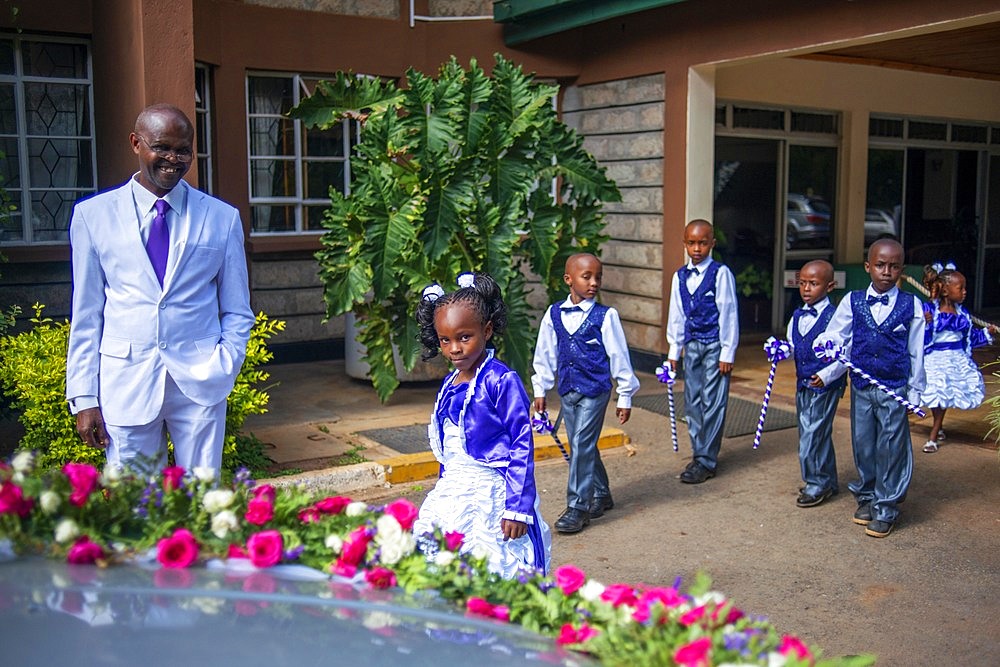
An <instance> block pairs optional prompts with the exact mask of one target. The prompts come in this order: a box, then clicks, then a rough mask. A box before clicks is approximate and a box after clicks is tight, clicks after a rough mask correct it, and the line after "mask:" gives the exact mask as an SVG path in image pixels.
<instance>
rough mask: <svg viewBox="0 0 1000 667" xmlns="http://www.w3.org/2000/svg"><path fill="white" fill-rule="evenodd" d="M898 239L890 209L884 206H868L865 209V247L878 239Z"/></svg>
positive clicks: (894, 220)
mask: <svg viewBox="0 0 1000 667" xmlns="http://www.w3.org/2000/svg"><path fill="white" fill-rule="evenodd" d="M884 238H894V239H899V230H898V229H897V228H896V219H895V218H894V217H893V216H892V212H891V211H887V210H886V209H884V208H869V209H866V210H865V247H868V246H870V245H871V244H872V243H875V241H877V240H879V239H884Z"/></svg>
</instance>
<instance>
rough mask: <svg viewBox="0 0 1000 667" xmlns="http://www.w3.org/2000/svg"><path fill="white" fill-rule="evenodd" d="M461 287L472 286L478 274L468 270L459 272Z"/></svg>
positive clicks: (459, 284) (458, 281)
mask: <svg viewBox="0 0 1000 667" xmlns="http://www.w3.org/2000/svg"><path fill="white" fill-rule="evenodd" d="M456 282H457V283H458V286H459V287H472V286H473V285H474V284H475V282H476V274H474V273H470V272H468V271H466V272H465V273H460V274H458V279H457V280H456Z"/></svg>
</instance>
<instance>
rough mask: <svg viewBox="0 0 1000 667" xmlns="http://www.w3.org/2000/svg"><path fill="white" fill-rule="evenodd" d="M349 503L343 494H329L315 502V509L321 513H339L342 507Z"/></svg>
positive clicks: (342, 509)
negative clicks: (327, 496)
mask: <svg viewBox="0 0 1000 667" xmlns="http://www.w3.org/2000/svg"><path fill="white" fill-rule="evenodd" d="M350 504H351V499H350V498H345V497H344V496H330V497H329V498H324V499H323V500H321V501H319V502H318V503H316V509H318V510H319V511H320V512H322V513H323V514H340V513H341V512H343V511H344V508H345V507H347V506H348V505H350Z"/></svg>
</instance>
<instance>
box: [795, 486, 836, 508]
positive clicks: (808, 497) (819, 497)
mask: <svg viewBox="0 0 1000 667" xmlns="http://www.w3.org/2000/svg"><path fill="white" fill-rule="evenodd" d="M832 495H833V489H824V490H822V491H820V492H819V493H817V494H816V495H815V496H814V495H812V494H811V493H806V492H805V491H803V492H802V493H800V494H799V497H798V499H797V500H796V501H795V504H796V505H798V506H799V507H816V505H819V504H820V503H822V502H823V501H824V500H826V499H827V498H829V497H830V496H832Z"/></svg>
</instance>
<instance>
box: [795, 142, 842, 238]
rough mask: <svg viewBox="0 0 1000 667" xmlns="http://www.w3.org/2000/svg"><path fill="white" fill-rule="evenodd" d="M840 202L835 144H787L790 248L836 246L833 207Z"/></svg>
mask: <svg viewBox="0 0 1000 667" xmlns="http://www.w3.org/2000/svg"><path fill="white" fill-rule="evenodd" d="M836 201H837V149H836V148H835V147H832V146H797V145H794V144H793V145H790V146H789V147H788V200H787V207H786V215H787V217H786V220H785V224H786V227H785V229H786V234H787V236H786V239H785V247H786V248H787V249H788V250H805V249H810V250H812V249H824V250H829V249H830V248H832V247H833V224H834V220H835V216H834V211H833V206H834V202H836Z"/></svg>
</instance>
